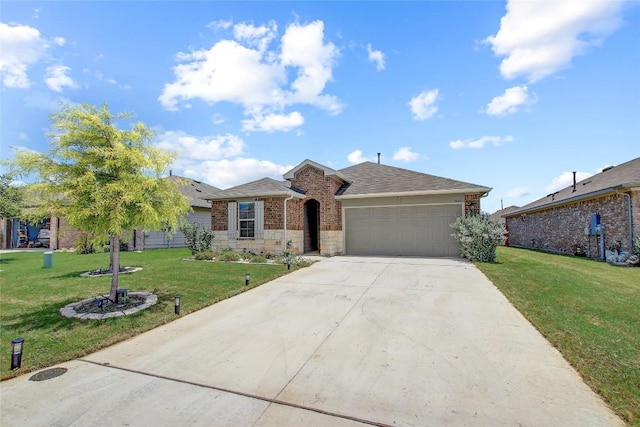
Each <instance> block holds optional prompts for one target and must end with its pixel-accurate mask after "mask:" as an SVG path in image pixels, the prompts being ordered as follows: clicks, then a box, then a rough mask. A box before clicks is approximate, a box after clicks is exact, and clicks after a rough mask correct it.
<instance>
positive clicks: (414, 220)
mask: <svg viewBox="0 0 640 427" xmlns="http://www.w3.org/2000/svg"><path fill="white" fill-rule="evenodd" d="M461 210H462V208H461V206H460V205H421V206H396V207H371V208H347V209H345V245H346V253H347V254H349V255H388V256H458V255H459V249H458V244H457V243H456V242H455V240H453V238H452V237H451V229H450V227H449V224H451V223H452V222H454V221H455V218H456V217H457V216H458V215H460V212H461Z"/></svg>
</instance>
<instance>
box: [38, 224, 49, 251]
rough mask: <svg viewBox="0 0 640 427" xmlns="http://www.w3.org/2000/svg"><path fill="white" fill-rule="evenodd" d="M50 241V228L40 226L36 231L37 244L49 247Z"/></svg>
mask: <svg viewBox="0 0 640 427" xmlns="http://www.w3.org/2000/svg"><path fill="white" fill-rule="evenodd" d="M50 241H51V230H49V229H46V228H41V229H40V231H38V244H40V245H42V246H45V247H47V248H48V247H49V242H50Z"/></svg>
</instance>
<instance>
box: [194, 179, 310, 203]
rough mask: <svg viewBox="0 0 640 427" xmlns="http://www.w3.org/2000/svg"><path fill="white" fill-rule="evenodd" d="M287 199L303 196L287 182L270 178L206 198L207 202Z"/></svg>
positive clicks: (222, 191) (238, 186)
mask: <svg viewBox="0 0 640 427" xmlns="http://www.w3.org/2000/svg"><path fill="white" fill-rule="evenodd" d="M268 196H276V197H288V196H294V197H298V198H303V197H304V194H303V193H302V192H301V191H300V190H298V189H296V188H292V187H291V183H290V182H289V181H277V180H275V179H272V178H262V179H258V180H256V181H251V182H248V183H246V184H241V185H237V186H235V187H231V188H227V189H226V190H221V191H220V192H219V193H218V194H215V195H213V197H208V198H207V199H209V200H224V199H241V198H244V197H268Z"/></svg>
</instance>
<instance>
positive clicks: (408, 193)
mask: <svg viewBox="0 0 640 427" xmlns="http://www.w3.org/2000/svg"><path fill="white" fill-rule="evenodd" d="M491 190H492V188H489V187H480V188H478V187H476V188H462V189H458V190H425V191H398V192H393V193H391V192H390V193H365V194H354V195H342V196H334V197H335V199H336V200H348V199H371V198H374V197H380V198H383V197H402V196H434V195H438V194H469V193H481V192H482V193H484V194H485V195H487V194H488V193H489V191H491ZM483 197H484V196H483Z"/></svg>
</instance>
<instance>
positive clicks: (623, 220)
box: [507, 191, 640, 258]
mask: <svg viewBox="0 0 640 427" xmlns="http://www.w3.org/2000/svg"><path fill="white" fill-rule="evenodd" d="M631 196H632V206H633V208H632V212H633V222H634V230H635V231H634V234H636V235H637V233H638V232H639V231H640V200H639V199H640V191H633V192H631ZM594 213H598V214H600V222H601V224H603V225H604V247H605V249H608V248H609V246H611V245H612V244H615V243H616V241H620V242H621V243H622V246H621V247H622V250H625V251H629V250H630V247H631V246H630V242H629V233H628V219H627V218H628V214H627V201H626V197H625V196H623V195H618V194H610V195H606V196H603V197H599V198H595V199H590V200H584V201H579V202H576V203H571V204H566V205H561V206H556V207H553V208H550V209H545V210H541V211H536V212H530V213H526V214H524V215H518V216H513V217H507V230H508V232H509V245H510V246H522V247H526V248H532V249H541V250H546V251H550V252H559V253H565V254H574V253H575V247H576V246H580V247H581V248H582V249H583V250H584V251H585V253H586V255H587V256H588V257H591V258H598V256H599V254H598V247H599V246H598V239H599V238H600V237H597V236H587V235H585V234H584V229H585V228H586V227H589V225H590V222H591V214H594Z"/></svg>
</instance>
